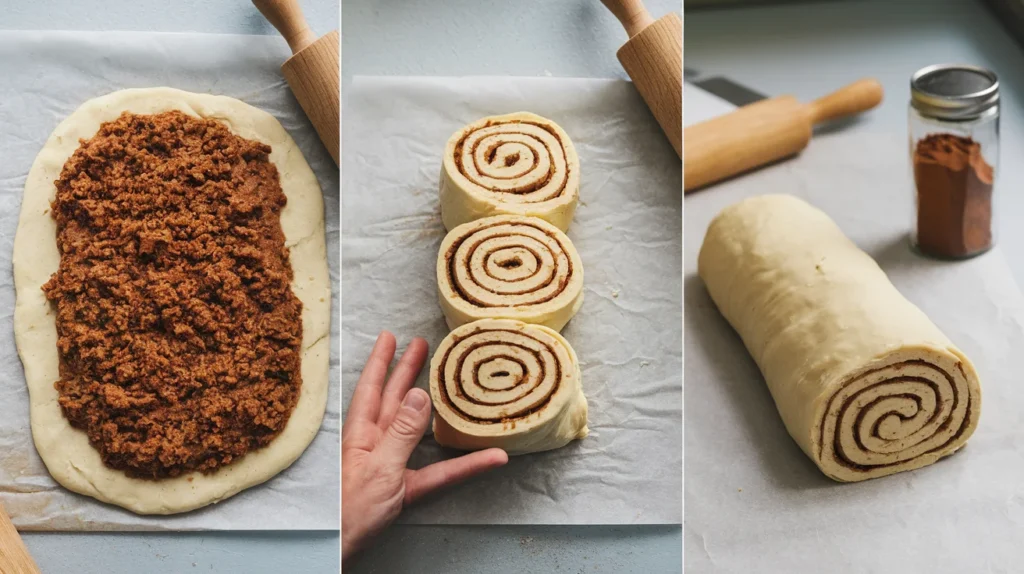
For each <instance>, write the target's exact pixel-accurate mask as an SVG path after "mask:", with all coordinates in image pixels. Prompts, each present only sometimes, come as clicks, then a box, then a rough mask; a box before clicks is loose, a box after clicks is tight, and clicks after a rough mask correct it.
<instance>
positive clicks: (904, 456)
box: [819, 349, 977, 481]
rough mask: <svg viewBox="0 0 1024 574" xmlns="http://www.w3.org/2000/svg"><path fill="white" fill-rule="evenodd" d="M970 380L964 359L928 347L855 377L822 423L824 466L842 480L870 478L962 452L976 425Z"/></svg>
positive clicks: (832, 401) (902, 353)
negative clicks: (949, 451)
mask: <svg viewBox="0 0 1024 574" xmlns="http://www.w3.org/2000/svg"><path fill="white" fill-rule="evenodd" d="M972 374H973V372H972ZM968 377H969V375H968V374H967V370H966V369H965V367H964V364H963V363H962V362H961V361H960V360H958V359H956V358H954V357H948V356H943V355H942V354H941V353H935V352H933V351H931V350H929V349H905V350H901V351H898V352H895V353H893V354H891V355H889V356H887V357H886V358H885V359H883V360H881V361H878V362H877V363H876V364H875V365H872V366H871V367H870V368H868V369H865V370H864V371H863V372H861V373H858V374H856V375H853V376H851V377H849V378H848V379H847V380H846V381H844V382H843V383H842V384H841V385H840V386H839V391H838V392H836V393H835V394H834V395H833V396H832V397H831V399H830V400H829V402H828V405H827V407H826V410H825V412H824V416H823V418H822V421H821V425H820V427H821V439H820V448H821V454H820V455H819V456H820V463H819V464H820V465H821V466H822V469H823V470H824V471H825V472H826V474H828V475H829V476H831V477H833V478H835V479H837V480H843V481H854V480H863V479H866V478H872V477H874V476H883V475H886V474H892V473H893V472H898V471H900V470H910V469H913V468H917V467H920V466H924V465H925V464H929V463H931V462H934V461H935V460H938V458H940V457H941V456H942V453H944V452H946V451H947V450H949V449H950V448H952V449H954V450H955V449H956V448H958V446H959V445H960V444H962V443H963V441H964V440H966V435H968V434H970V432H971V431H972V430H973V428H974V426H975V424H976V421H973V420H972V417H974V416H976V415H977V405H972V397H971V389H970V386H971V385H970V382H969V379H968Z"/></svg>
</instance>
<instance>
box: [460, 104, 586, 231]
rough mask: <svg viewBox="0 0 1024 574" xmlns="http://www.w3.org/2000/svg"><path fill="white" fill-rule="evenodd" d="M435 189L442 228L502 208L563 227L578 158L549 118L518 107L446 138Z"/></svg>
mask: <svg viewBox="0 0 1024 574" xmlns="http://www.w3.org/2000/svg"><path fill="white" fill-rule="evenodd" d="M440 192H441V206H442V218H443V219H444V221H445V225H446V227H447V228H448V229H452V228H454V227H456V226H458V225H461V224H463V223H466V222H467V221H472V220H473V219H477V218H479V217H485V216H488V215H494V214H499V213H507V214H519V215H534V216H537V217H540V218H542V219H546V220H548V221H550V222H551V223H552V224H554V225H555V226H556V227H558V228H559V229H562V230H563V231H564V230H565V229H566V227H567V226H568V224H569V222H570V221H571V220H572V213H573V211H574V210H575V206H576V201H577V196H578V193H579V159H578V157H577V156H576V151H575V148H574V147H573V145H572V142H571V141H570V140H569V136H568V135H567V134H566V133H565V132H564V131H563V130H562V128H560V127H559V126H558V125H557V124H555V123H554V122H552V121H550V120H547V119H545V118H542V117H540V116H537V115H534V114H528V113H522V112H521V113H517V114H509V115H505V116H492V117H488V118H484V119H482V120H480V121H477V122H474V123H472V124H470V125H468V126H466V127H465V128H463V129H461V130H459V131H457V132H455V134H453V135H452V137H451V138H450V139H449V141H448V146H447V148H446V150H445V160H444V168H443V171H442V177H441V188H440Z"/></svg>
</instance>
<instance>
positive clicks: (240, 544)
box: [0, 0, 339, 574]
mask: <svg viewBox="0 0 1024 574" xmlns="http://www.w3.org/2000/svg"><path fill="white" fill-rule="evenodd" d="M301 1H302V6H303V10H304V12H305V15H306V18H307V20H308V21H309V23H310V26H311V27H312V28H313V29H314V31H315V32H317V34H323V33H326V32H329V31H331V30H334V29H336V28H337V27H338V3H337V0H301ZM0 14H3V16H2V17H0V29H9V30H83V31H86V30H123V31H158V32H202V33H221V34H224V33H231V34H263V35H266V34H276V33H277V32H276V31H275V30H274V29H273V28H272V27H271V26H270V24H268V23H267V22H266V21H265V20H264V19H263V17H262V16H261V15H260V14H259V12H257V11H256V9H255V8H254V7H253V6H252V4H251V3H250V2H247V1H241V0H217V1H214V0H173V1H167V0H103V1H102V2H100V1H99V0H93V1H90V2H75V1H71V0H32V1H31V2H20V1H16V0H0ZM282 41H283V40H282ZM0 81H2V79H0ZM0 129H2V128H0ZM23 538H24V539H25V543H26V544H27V545H28V548H29V551H30V552H31V553H32V556H33V557H34V558H35V559H36V562H38V564H39V567H40V568H41V569H42V571H43V572H44V573H45V574H179V573H182V574H186V573H192V572H196V573H199V572H216V573H218V574H219V573H224V574H234V573H245V574H280V573H292V572H295V573H303V574H305V573H309V574H327V573H336V572H338V568H339V565H338V547H339V537H338V533H337V532H334V531H291V532H276V531H264V532H255V531H253V532H197V533H182V534H164V533H146V534H134V533H81V534H66V533H25V534H24V535H23Z"/></svg>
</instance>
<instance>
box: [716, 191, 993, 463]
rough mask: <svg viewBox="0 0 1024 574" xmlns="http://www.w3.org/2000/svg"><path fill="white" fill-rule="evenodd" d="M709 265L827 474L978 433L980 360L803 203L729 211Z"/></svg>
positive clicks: (909, 455)
mask: <svg viewBox="0 0 1024 574" xmlns="http://www.w3.org/2000/svg"><path fill="white" fill-rule="evenodd" d="M698 272H699V274H700V277H701V279H703V280H704V283H705V285H707V288H708V292H709V293H710V295H711V298H712V299H713V300H714V302H715V304H716V305H717V306H718V309H719V311H721V313H722V315H723V316H725V318H726V320H728V321H729V323H730V324H731V325H732V326H733V328H734V329H735V330H736V332H737V333H739V335H740V337H741V338H742V339H743V342H744V344H745V345H746V347H747V350H748V351H749V352H750V354H751V355H752V356H753V358H754V360H755V361H756V362H757V365H758V367H760V369H761V373H762V374H763V375H764V378H765V381H766V382H767V384H768V389H769V390H770V391H771V394H772V397H773V398H774V400H775V405H776V406H777V407H778V410H779V414H780V415H781V416H782V420H783V422H784V423H785V424H786V429H787V430H788V431H789V434H790V435H791V436H792V437H793V439H794V440H795V441H796V442H797V444H799V445H800V448H802V449H803V451H804V452H805V453H806V454H807V456H809V457H810V458H811V459H812V460H813V461H814V462H815V464H817V465H818V467H819V468H820V469H821V471H822V472H824V473H825V474H826V475H828V476H829V477H831V478H833V479H835V480H838V481H844V482H850V481H858V480H866V479H869V478H875V477H880V476H885V475H888V474H893V473H896V472H901V471H905V470H913V469H916V468H920V467H922V466H925V465H928V464H931V463H933V462H935V461H936V460H938V459H940V458H942V457H944V456H947V455H950V454H952V453H953V452H955V451H956V450H957V449H959V448H960V447H962V446H963V445H964V444H965V443H966V442H967V439H968V438H970V436H971V434H972V433H973V432H974V429H975V428H976V427H977V424H978V418H979V416H980V415H981V389H980V387H979V383H978V375H977V373H976V372H975V370H974V366H973V365H972V364H971V362H970V360H968V358H967V357H966V356H964V354H963V353H962V352H961V351H960V350H959V349H957V348H956V347H955V346H954V345H953V343H952V342H950V340H949V339H948V338H946V336H945V335H943V334H942V332H941V331H939V329H938V327H936V326H935V325H934V324H933V323H932V322H931V321H930V320H929V319H928V317H927V316H925V314H924V313H923V312H922V311H921V310H920V309H918V308H917V307H916V306H914V305H913V304H912V303H910V302H909V301H907V300H906V299H905V298H904V297H903V296H902V295H901V294H900V293H899V291H897V290H896V288H895V287H894V286H893V285H892V283H890V282H889V279H888V277H886V275H885V273H884V272H883V271H882V269H881V268H880V267H879V266H878V264H877V263H875V261H874V260H873V259H871V257H870V256H868V255H867V254H866V253H864V252H863V251H861V250H860V249H858V248H857V246H856V245H854V244H853V242H852V241H850V240H849V239H848V238H847V237H846V236H845V235H843V233H842V231H840V229H839V228H838V227H837V226H836V224H835V223H833V222H832V220H831V219H829V217H828V216H827V215H825V214H824V213H823V212H821V211H820V210H818V209H816V208H814V207H812V206H810V205H808V204H807V203H805V202H804V201H802V200H800V199H797V198H795V197H792V196H788V195H766V196H760V197H754V198H750V199H747V200H745V201H741V202H740V203H738V204H735V205H733V206H731V207H728V208H726V209H725V210H723V211H722V213H720V214H719V215H718V216H717V217H716V218H715V219H714V220H713V221H712V222H711V225H710V226H709V228H708V231H707V235H706V236H705V238H704V243H703V245H702V246H701V250H700V255H699V258H698Z"/></svg>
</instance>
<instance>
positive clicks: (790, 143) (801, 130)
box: [683, 79, 882, 192]
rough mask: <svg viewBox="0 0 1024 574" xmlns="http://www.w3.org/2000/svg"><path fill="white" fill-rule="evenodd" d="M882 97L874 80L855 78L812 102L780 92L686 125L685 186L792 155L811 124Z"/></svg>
mask: <svg viewBox="0 0 1024 574" xmlns="http://www.w3.org/2000/svg"><path fill="white" fill-rule="evenodd" d="M881 101H882V85H881V84H879V83H878V82H877V81H876V80H871V79H865V80H859V81H857V82H854V83H852V84H850V85H848V86H846V87H845V88H842V89H840V90H838V91H836V92H833V93H831V94H829V95H827V96H825V97H823V98H820V99H817V100H815V101H813V102H811V103H810V104H802V103H800V102H799V101H797V99H796V98H794V97H793V96H779V97H777V98H770V99H767V100H762V101H760V102H755V103H753V104H750V105H747V106H743V107H742V108H740V109H738V110H736V111H734V112H731V113H728V114H726V115H724V116H720V117H717V118H714V119H711V120H708V121H705V122H701V123H699V124H695V125H692V126H690V127H688V128H686V133H685V134H684V135H685V140H686V145H685V146H684V150H683V187H684V189H685V190H686V192H690V191H693V190H696V189H700V188H702V187H704V186H706V185H710V184H712V183H715V182H717V181H721V180H723V179H725V178H728V177H732V176H734V175H737V174H740V173H743V172H745V171H749V170H752V169H754V168H758V167H761V166H763V165H766V164H769V163H772V162H774V161H778V160H780V159H783V158H786V157H789V156H791V155H795V154H797V153H799V152H800V150H802V149H804V147H806V146H807V144H808V143H809V142H810V141H811V131H812V129H813V128H814V125H815V124H818V123H821V122H825V121H829V120H835V119H839V118H843V117H847V116H852V115H854V114H859V113H861V112H864V111H867V110H870V109H871V108H873V107H875V106H877V105H878V103H879V102H881Z"/></svg>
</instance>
